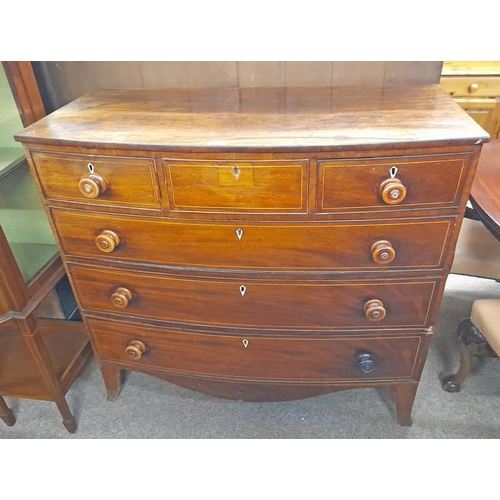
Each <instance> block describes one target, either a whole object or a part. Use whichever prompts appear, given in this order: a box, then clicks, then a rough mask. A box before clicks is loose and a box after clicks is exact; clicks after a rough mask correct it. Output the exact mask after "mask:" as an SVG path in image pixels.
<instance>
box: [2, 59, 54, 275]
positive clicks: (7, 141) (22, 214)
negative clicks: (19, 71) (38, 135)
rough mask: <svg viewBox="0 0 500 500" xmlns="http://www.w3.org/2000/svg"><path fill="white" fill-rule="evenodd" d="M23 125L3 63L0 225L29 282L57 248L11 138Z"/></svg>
mask: <svg viewBox="0 0 500 500" xmlns="http://www.w3.org/2000/svg"><path fill="white" fill-rule="evenodd" d="M23 128H24V127H23V125H22V123H21V119H20V118H19V113H18V111H17V107H16V104H15V101H14V98H13V96H12V93H11V90H10V87H9V84H8V81H7V78H6V76H5V72H4V70H3V68H2V66H1V65H0V225H1V226H2V229H3V231H4V233H5V236H6V238H7V241H8V242H9V245H10V247H11V249H12V252H13V254H14V257H15V258H16V261H17V264H18V266H19V268H20V270H21V273H22V275H23V277H24V279H25V280H26V281H29V280H31V279H32V278H33V277H34V276H35V274H37V273H38V271H40V270H41V269H42V268H43V267H44V266H45V265H46V264H47V263H48V262H49V261H50V260H52V258H53V257H54V256H55V255H56V254H57V247H56V244H55V241H54V236H53V234H52V231H51V229H50V225H49V223H48V220H47V217H46V215H45V212H44V210H43V206H42V202H41V199H40V195H39V194H38V191H37V189H36V186H35V183H34V181H33V179H32V177H31V174H30V171H29V167H28V164H27V162H26V159H25V156H24V150H23V148H22V146H21V145H20V144H18V143H17V142H15V141H14V139H13V138H12V136H13V135H14V134H15V133H16V132H19V131H20V130H22V129H23Z"/></svg>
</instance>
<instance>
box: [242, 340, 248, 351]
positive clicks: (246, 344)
mask: <svg viewBox="0 0 500 500" xmlns="http://www.w3.org/2000/svg"><path fill="white" fill-rule="evenodd" d="M243 347H244V348H245V349H246V348H247V347H248V340H247V339H243Z"/></svg>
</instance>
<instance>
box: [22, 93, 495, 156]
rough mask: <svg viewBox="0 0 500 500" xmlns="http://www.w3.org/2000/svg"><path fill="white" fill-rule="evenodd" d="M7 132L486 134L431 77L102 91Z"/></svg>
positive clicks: (41, 137) (443, 137)
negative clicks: (401, 83)
mask: <svg viewBox="0 0 500 500" xmlns="http://www.w3.org/2000/svg"><path fill="white" fill-rule="evenodd" d="M15 138H16V140H18V141H20V142H25V143H41V144H52V145H59V146H76V147H94V148H95V147H97V148H116V149H147V150H177V151H179V150H180V151H183V150H188V151H246V150H255V149H260V150H269V151H287V150H289V151H299V150H304V151H306V150H312V149H314V150H322V151H328V150H338V149H344V148H351V147H353V146H355V147H373V146H375V145H385V146H387V145H394V147H407V146H410V147H411V146H413V145H417V144H422V143H424V144H426V145H428V146H433V145H442V144H443V143H449V142H450V141H452V142H453V143H455V144H457V143H462V144H473V143H475V142H476V141H479V140H481V141H486V140H488V138H489V136H488V134H487V133H486V132H484V130H483V129H482V128H481V127H479V125H477V124H476V122H475V121H474V120H472V119H471V118H470V117H469V116H468V115H467V114H466V113H465V112H464V111H463V110H462V109H460V107H459V106H458V105H457V104H456V103H455V102H454V101H453V100H452V99H451V98H450V97H449V96H447V95H446V94H445V93H444V92H443V91H442V90H441V89H440V87H439V86H438V85H431V86H426V87H390V88H373V87H363V88H361V87H328V88H247V89H244V88H221V89H191V90H190V89H130V90H102V91H98V92H96V93H93V94H87V95H84V96H82V97H80V98H79V99H77V100H75V101H74V102H72V103H70V104H68V105H66V106H64V107H62V108H61V109H59V110H57V111H55V112H54V113H52V114H50V115H49V116H47V117H45V118H43V119H42V120H40V121H38V122H37V123H35V124H33V125H31V126H29V127H28V128H26V129H25V130H24V131H23V132H21V133H19V134H17V135H16V136H15Z"/></svg>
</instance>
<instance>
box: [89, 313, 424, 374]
mask: <svg viewBox="0 0 500 500" xmlns="http://www.w3.org/2000/svg"><path fill="white" fill-rule="evenodd" d="M87 321H88V324H89V325H90V329H91V334H92V337H93V339H94V345H95V347H96V351H97V355H98V356H99V357H100V358H101V359H103V360H109V361H115V362H118V363H127V364H128V363H134V364H135V365H136V366H137V367H138V368H145V369H147V368H153V369H160V370H165V371H170V372H176V373H186V374H191V375H198V376H209V377H221V378H232V379H244V380H262V381H276V380H278V381H282V382H290V383H294V382H295V383H314V382H317V383H335V382H341V381H346V380H359V381H366V380H370V379H373V380H377V379H378V380H380V379H410V378H412V377H414V376H415V372H416V365H417V358H418V356H417V353H418V351H419V346H420V342H421V337H420V336H418V335H414V336H404V337H397V336H394V337H391V336H389V337H384V338H370V337H357V338H352V339H345V338H335V339H332V338H317V337H314V338H311V337H308V338H283V337H272V336H268V337H256V338H255V337H245V336H243V335H241V336H238V335H214V334H204V333H187V332H182V331H179V330H166V329H165V330H164V329H160V328H158V327H150V326H144V325H137V326H134V325H132V324H130V323H129V324H125V323H112V322H109V321H101V320H98V319H95V318H88V320H87Z"/></svg>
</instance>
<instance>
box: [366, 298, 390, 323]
mask: <svg viewBox="0 0 500 500" xmlns="http://www.w3.org/2000/svg"><path fill="white" fill-rule="evenodd" d="M364 309H365V316H366V319H367V320H369V321H381V320H383V319H384V318H385V313H386V311H385V307H384V304H383V303H382V301H381V300H378V299H373V300H369V301H368V302H367V303H366V304H365V307H364Z"/></svg>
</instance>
